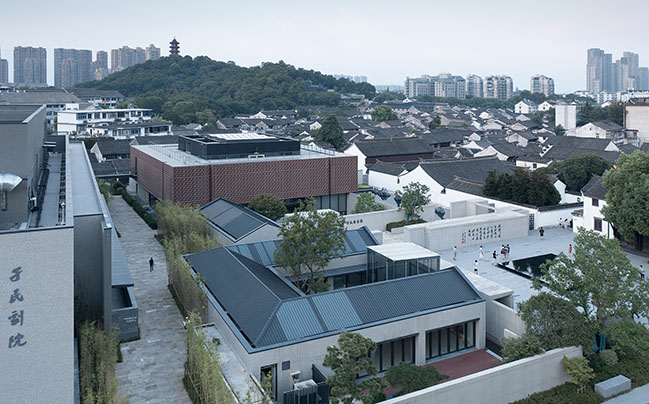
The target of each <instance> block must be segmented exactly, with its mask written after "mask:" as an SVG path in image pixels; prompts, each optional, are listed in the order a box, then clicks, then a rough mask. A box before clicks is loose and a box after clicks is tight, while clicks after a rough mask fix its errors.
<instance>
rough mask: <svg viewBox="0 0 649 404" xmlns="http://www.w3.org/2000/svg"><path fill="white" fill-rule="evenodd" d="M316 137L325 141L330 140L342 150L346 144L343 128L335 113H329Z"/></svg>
mask: <svg viewBox="0 0 649 404" xmlns="http://www.w3.org/2000/svg"><path fill="white" fill-rule="evenodd" d="M316 138H317V139H318V140H322V141H324V142H329V143H330V144H331V145H332V146H333V147H335V148H336V149H338V150H340V149H342V148H343V147H344V146H345V138H344V137H343V128H341V127H340V124H339V123H338V120H337V119H336V116H335V115H329V116H328V117H327V119H325V121H324V122H323V123H322V127H321V128H320V129H318V132H317V133H316Z"/></svg>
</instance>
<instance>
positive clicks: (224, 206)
mask: <svg viewBox="0 0 649 404" xmlns="http://www.w3.org/2000/svg"><path fill="white" fill-rule="evenodd" d="M200 212H201V214H202V215H203V216H204V217H205V218H206V219H207V220H208V223H209V224H210V225H211V226H212V227H215V228H216V229H218V230H219V231H220V232H221V233H223V234H224V235H225V236H226V237H228V238H229V239H231V240H233V241H235V242H236V241H238V240H241V239H242V238H244V237H246V236H247V235H249V234H250V233H252V232H254V231H256V230H258V229H260V228H261V227H263V226H266V225H269V226H273V227H279V225H278V224H277V223H275V222H274V221H272V220H270V219H269V218H267V217H265V216H263V215H260V214H259V213H257V212H255V211H254V210H252V209H249V208H247V207H245V206H242V205H239V204H236V203H233V202H230V201H228V200H225V199H222V198H218V199H215V200H213V201H212V202H209V203H207V204H206V205H204V206H202V207H201V208H200Z"/></svg>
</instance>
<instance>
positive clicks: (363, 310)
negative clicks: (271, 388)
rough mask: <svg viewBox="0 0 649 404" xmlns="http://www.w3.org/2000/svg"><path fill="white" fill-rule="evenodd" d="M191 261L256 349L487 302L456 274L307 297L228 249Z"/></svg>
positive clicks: (190, 258)
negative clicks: (483, 301) (462, 305)
mask: <svg viewBox="0 0 649 404" xmlns="http://www.w3.org/2000/svg"><path fill="white" fill-rule="evenodd" d="M186 258H187V260H188V261H189V262H190V264H191V265H192V267H193V268H194V270H195V271H196V272H198V273H199V274H200V275H201V277H202V278H203V279H204V280H205V285H206V286H207V288H208V289H209V291H210V292H211V293H212V295H213V296H214V298H215V299H216V300H217V301H218V303H219V304H220V305H221V306H222V308H223V309H224V310H225V312H227V313H228V314H229V316H230V318H231V320H232V321H233V322H234V324H235V325H236V326H237V327H238V328H239V329H240V330H241V332H242V333H243V334H244V336H245V337H246V338H247V340H248V341H249V343H250V344H251V346H252V347H256V348H259V347H267V346H271V345H280V344H284V345H286V344H291V343H295V342H297V341H300V340H304V339H310V338H318V337H320V336H322V335H324V334H329V333H337V332H341V331H343V330H349V329H357V328H362V327H367V326H370V325H371V324H374V323H379V322H383V321H392V320H396V319H399V318H404V317H409V316H414V315H418V314H423V313H426V312H430V311H434V310H443V309H444V308H446V307H449V306H453V305H457V304H465V303H473V302H480V301H482V298H481V297H480V295H479V294H478V292H477V291H476V290H475V289H474V288H473V287H472V286H471V284H470V283H469V282H468V281H467V280H466V278H464V276H463V275H461V274H460V272H459V270H458V269H456V268H453V269H450V270H444V271H439V272H434V273H430V274H423V275H417V276H411V277H407V278H401V279H395V280H390V281H385V282H378V283H371V284H366V285H361V286H356V287H352V288H347V289H342V290H335V291H330V292H325V293H320V294H317V295H311V296H305V295H302V294H300V293H298V292H297V291H295V290H294V288H292V287H290V286H289V285H288V284H287V283H286V282H284V280H283V279H280V277H279V276H278V275H276V274H275V273H273V272H272V271H271V270H270V269H269V268H266V267H264V266H262V265H259V264H257V263H255V262H253V261H251V260H246V259H245V258H243V259H242V257H241V256H240V255H239V254H237V253H235V252H233V251H230V250H229V249H228V248H217V249H214V250H209V251H205V252H202V253H198V254H192V255H188V256H186ZM242 290H245V291H246V293H241V291H242Z"/></svg>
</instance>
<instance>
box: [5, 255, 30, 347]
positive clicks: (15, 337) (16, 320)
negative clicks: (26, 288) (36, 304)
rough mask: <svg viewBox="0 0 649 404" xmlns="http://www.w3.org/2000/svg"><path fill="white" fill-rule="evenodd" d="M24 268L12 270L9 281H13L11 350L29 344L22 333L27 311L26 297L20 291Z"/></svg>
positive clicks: (10, 318) (10, 321)
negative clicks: (24, 304)
mask: <svg viewBox="0 0 649 404" xmlns="http://www.w3.org/2000/svg"><path fill="white" fill-rule="evenodd" d="M22 272H23V269H22V267H16V268H14V269H12V270H11V275H10V276H9V280H10V281H11V285H12V286H11V289H10V290H11V291H10V292H9V304H10V306H9V310H11V312H10V313H9V316H8V317H7V318H8V320H9V326H10V327H11V332H10V335H9V349H13V348H20V347H23V346H25V345H26V344H27V339H26V338H25V335H23V334H22V333H21V331H22V326H23V323H24V320H25V311H24V310H23V308H22V304H21V303H22V302H23V301H24V299H25V297H24V296H23V294H22V292H21V291H20V275H21V274H22Z"/></svg>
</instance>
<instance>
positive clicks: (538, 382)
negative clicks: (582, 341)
mask: <svg viewBox="0 0 649 404" xmlns="http://www.w3.org/2000/svg"><path fill="white" fill-rule="evenodd" d="M564 356H566V357H567V358H569V359H572V358H580V357H582V351H581V347H568V348H559V349H553V350H551V351H548V352H546V353H544V354H541V355H536V356H533V357H531V358H525V359H521V360H518V361H515V362H511V363H506V364H504V365H500V366H497V367H495V368H491V369H487V370H483V371H482V372H478V373H474V374H472V375H468V376H464V377H461V378H459V379H455V380H451V381H449V382H446V383H442V384H439V385H436V386H433V387H428V388H426V389H423V390H419V391H416V392H414V393H410V394H406V395H404V396H401V397H397V398H393V399H391V400H387V401H383V403H385V404H401V403H404V404H405V403H408V404H428V403H435V404H447V403H448V404H456V403H463V402H470V403H471V404H507V403H511V402H512V401H516V400H520V399H523V398H525V397H527V396H529V395H530V394H533V393H537V392H540V391H545V390H548V389H551V388H553V387H556V386H558V385H561V384H563V383H565V382H567V381H569V380H570V377H569V376H568V375H567V374H566V371H565V368H564V366H563V363H562V362H561V361H562V359H563V357H564Z"/></svg>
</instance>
